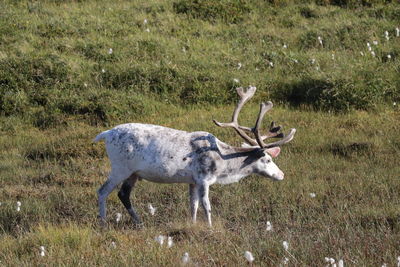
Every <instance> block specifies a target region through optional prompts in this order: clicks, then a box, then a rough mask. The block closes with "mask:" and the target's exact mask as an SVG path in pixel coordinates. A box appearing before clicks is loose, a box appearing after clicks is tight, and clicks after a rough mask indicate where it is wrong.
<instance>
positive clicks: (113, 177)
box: [94, 87, 296, 226]
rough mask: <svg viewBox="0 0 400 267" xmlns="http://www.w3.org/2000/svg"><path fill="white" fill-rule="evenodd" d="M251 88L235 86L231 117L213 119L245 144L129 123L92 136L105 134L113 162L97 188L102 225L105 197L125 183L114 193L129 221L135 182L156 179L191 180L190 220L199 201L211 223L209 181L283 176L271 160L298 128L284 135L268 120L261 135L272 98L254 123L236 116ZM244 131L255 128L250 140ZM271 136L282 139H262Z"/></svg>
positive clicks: (185, 181) (109, 155)
mask: <svg viewBox="0 0 400 267" xmlns="http://www.w3.org/2000/svg"><path fill="white" fill-rule="evenodd" d="M255 91H256V88H255V87H249V88H248V89H247V90H244V89H243V88H237V93H238V94H239V96H240V100H239V102H238V104H237V106H236V108H235V111H234V113H233V118H232V122H230V123H220V122H217V121H215V120H214V123H215V124H217V125H218V126H220V127H231V128H233V129H235V131H236V132H237V133H238V134H239V135H240V136H241V137H242V138H243V139H244V140H245V141H246V143H248V144H249V146H247V147H233V146H230V145H228V144H226V143H224V142H222V141H220V140H218V139H217V138H216V137H215V136H214V135H212V134H210V133H208V132H191V133H189V132H185V131H179V130H175V129H171V128H166V127H163V126H156V125H150V124H139V123H129V124H122V125H119V126H117V127H115V128H113V129H111V130H108V131H104V132H102V133H100V134H99V135H98V136H97V137H96V138H95V139H94V141H95V142H97V141H99V140H102V139H104V140H105V143H106V150H107V154H108V157H109V159H110V161H111V167H112V169H111V173H110V175H109V177H108V180H107V181H106V182H105V183H104V184H103V185H102V186H101V187H100V188H99V190H98V197H99V199H98V201H99V216H100V219H101V222H102V223H103V224H104V223H105V219H106V199H107V197H108V195H109V194H110V193H111V192H112V191H113V189H114V188H115V187H116V186H118V185H119V184H120V183H121V182H123V184H122V186H121V189H120V190H119V192H118V197H119V199H120V200H121V202H122V204H123V205H124V206H125V208H126V209H127V210H128V212H129V214H130V215H131V217H132V219H133V221H134V222H135V223H136V224H139V223H140V218H139V216H138V215H137V213H136V211H135V209H134V208H133V207H132V204H131V202H130V199H129V196H130V193H131V191H132V189H133V188H134V186H135V183H136V182H137V181H138V180H141V179H145V180H148V181H151V182H156V183H187V184H189V194H190V207H191V215H192V221H193V222H196V215H197V209H198V206H199V201H200V200H201V204H202V206H203V208H204V210H205V214H206V217H207V221H208V224H209V226H211V205H210V200H209V198H208V192H209V186H210V185H212V184H215V183H219V184H229V183H234V182H238V181H239V180H240V179H242V178H244V177H246V176H249V175H251V174H258V175H261V176H264V177H268V178H271V179H273V180H282V179H283V177H284V174H283V172H282V171H281V170H280V169H279V168H278V166H276V165H275V163H273V162H272V158H274V157H276V156H278V154H279V153H280V148H279V146H280V145H282V144H285V143H288V142H290V141H291V140H292V139H293V136H294V134H295V132H296V129H291V130H290V132H289V134H288V135H286V136H284V135H283V134H282V133H280V129H281V127H280V126H278V127H275V124H274V122H272V123H271V127H270V129H269V132H268V133H267V135H265V136H261V135H260V132H259V128H260V125H261V121H262V119H263V117H264V115H265V113H266V112H267V111H268V110H270V109H271V108H272V103H271V102H269V101H268V102H266V103H261V106H260V112H259V114H258V118H257V121H256V125H255V126H254V128H249V127H243V126H240V125H239V124H238V115H239V112H240V110H241V109H242V107H243V105H244V104H245V103H246V102H247V101H248V100H249V99H250V98H251V97H252V96H253V95H254V93H255ZM247 133H253V134H254V136H255V139H252V138H251V137H250V136H249V135H248V134H247ZM271 137H279V138H282V139H281V140H279V141H276V142H273V143H269V144H265V143H264V140H265V139H267V138H271Z"/></svg>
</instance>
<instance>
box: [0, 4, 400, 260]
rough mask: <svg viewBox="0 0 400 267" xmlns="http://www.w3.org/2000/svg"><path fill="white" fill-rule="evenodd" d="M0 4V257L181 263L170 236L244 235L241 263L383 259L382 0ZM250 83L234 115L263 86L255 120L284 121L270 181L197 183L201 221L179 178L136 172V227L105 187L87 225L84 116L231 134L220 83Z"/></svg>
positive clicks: (398, 184)
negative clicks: (285, 134)
mask: <svg viewBox="0 0 400 267" xmlns="http://www.w3.org/2000/svg"><path fill="white" fill-rule="evenodd" d="M0 6H1V8H0V148H1V149H0V203H1V205H0V244H1V245H0V266H2V265H5V266H32V265H39V266H53V265H57V266H58V265H62V266H76V265H82V266H88V265H89V266H92V265H95V266H98V265H99V266H125V265H134V266H161V265H166V266H179V265H182V262H181V258H182V256H183V255H184V253H185V252H188V253H189V255H190V261H189V263H188V265H189V266H209V265H210V266H245V265H246V264H247V261H246V259H245V257H244V252H245V251H250V252H252V253H253V255H254V258H255V260H254V262H253V265H254V266H280V265H285V263H284V260H285V258H287V260H288V262H287V263H286V264H287V265H288V266H325V265H327V263H326V262H325V257H330V258H335V259H336V261H338V260H339V259H342V260H343V261H344V264H345V265H346V266H382V265H383V264H384V263H386V264H387V266H396V264H397V263H398V260H397V257H398V256H400V250H399V248H400V195H399V192H400V179H399V178H400V177H399V173H400V166H399V155H400V135H399V131H400V108H399V107H398V105H399V104H400V75H399V70H400V60H399V55H400V37H398V36H397V34H398V30H396V28H399V27H400V24H399V21H400V5H399V3H398V2H393V3H390V2H385V3H383V2H380V1H305V2H302V3H297V2H295V1H289V0H288V1H263V2H262V1H250V0H248V1H244V0H242V1H234V0H222V1H208V0H205V1H183V0H182V1H179V0H175V1H172V0H171V1H170V0H168V1H160V0H150V1H94V0H90V1H41V2H38V1H3V2H1V3H0ZM385 31H387V32H388V35H387V37H388V38H387V37H386V35H385ZM318 37H321V38H320V39H318ZM319 40H321V41H319ZM376 42H377V44H375V43H376ZM367 43H369V46H368V45H367ZM369 47H371V48H369ZM110 49H112V50H110ZM370 50H371V51H370ZM371 52H374V55H375V56H373V53H371ZM248 85H255V86H257V88H258V91H257V94H256V96H255V99H254V100H253V101H251V102H250V103H249V104H247V106H246V107H245V109H244V110H243V112H242V114H241V117H240V119H241V122H242V123H243V124H247V125H252V124H253V123H254V120H255V117H256V114H257V111H258V103H259V102H260V101H262V100H272V101H273V102H274V104H275V107H274V109H273V110H272V111H271V112H269V114H268V115H267V116H266V117H267V118H266V119H265V120H266V121H268V120H272V119H274V120H276V121H277V122H278V123H281V124H283V126H284V128H285V129H286V131H287V129H289V128H292V127H295V128H297V130H298V132H297V134H296V137H295V139H294V140H293V141H292V142H291V143H290V144H288V145H286V146H284V147H282V153H281V155H280V156H279V157H278V158H277V159H276V160H275V162H276V163H277V165H278V166H279V167H280V168H281V169H282V170H283V171H284V172H285V180H283V181H282V182H276V183H274V182H272V181H270V180H267V179H264V178H261V177H255V176H254V177H249V178H247V179H245V180H242V181H241V182H240V183H237V184H232V185H225V186H220V185H215V186H213V187H211V193H210V200H211V203H212V206H213V222H214V227H213V228H212V229H209V228H208V227H207V226H206V223H204V220H203V219H204V218H203V216H202V215H203V214H202V213H200V214H199V215H200V218H199V219H200V222H199V223H197V224H196V225H193V224H191V223H190V220H189V218H190V215H189V200H188V189H187V186H186V185H180V184H175V185H160V184H153V183H149V182H146V181H142V182H139V183H138V185H137V188H136V189H135V191H134V193H133V196H132V201H133V203H134V205H135V207H136V208H137V210H138V212H139V214H140V215H141V217H142V219H143V221H144V227H143V228H141V229H135V228H134V227H133V226H132V223H131V221H130V219H129V218H128V214H127V212H126V211H125V210H124V207H123V206H122V204H121V203H120V202H119V199H118V197H117V194H116V192H114V193H112V194H111V195H110V198H109V201H108V210H109V213H108V222H109V223H108V227H107V228H106V229H101V228H100V227H99V225H98V222H97V195H96V190H97V189H98V188H99V187H100V185H101V184H102V183H103V182H104V181H105V179H106V177H107V174H108V171H109V169H110V166H109V163H108V161H107V159H106V155H105V150H104V144H103V143H99V144H93V143H92V139H93V138H94V137H95V136H96V135H97V134H98V133H99V132H101V131H102V130H105V129H108V128H110V127H112V126H115V125H117V124H119V123H124V122H144V123H153V124H159V125H164V126H168V127H173V128H177V129H181V130H186V131H196V130H201V131H208V132H211V133H213V134H214V135H215V136H217V137H218V138H219V139H221V140H223V141H225V142H227V143H229V144H232V145H240V143H241V140H240V139H239V138H238V137H237V136H236V135H235V133H233V131H230V130H227V129H221V128H218V127H216V126H215V125H214V124H213V123H212V119H214V118H215V119H218V120H221V121H224V120H228V119H229V118H230V116H231V111H232V110H233V107H234V103H235V101H236V95H235V93H234V88H235V87H237V86H248ZM312 193H314V194H315V197H313V195H312ZM310 194H311V195H310ZM17 201H19V202H21V206H20V207H19V211H18V210H17V208H18V206H17ZM149 203H151V204H152V205H153V206H154V207H156V208H157V210H156V213H155V215H154V216H152V215H151V214H150V213H149V211H148V209H147V205H148V204H149ZM200 212H202V210H200ZM117 213H121V214H122V219H121V221H120V222H116V216H117ZM268 221H269V222H271V224H272V226H273V230H272V231H268V230H267V222H268ZM159 235H165V236H171V237H172V238H173V240H174V244H173V246H172V247H171V248H167V246H166V245H165V244H164V245H163V246H160V244H158V243H157V242H156V241H155V237H157V236H159ZM283 241H287V242H288V243H289V249H288V250H285V249H284V247H283V245H282V242H283ZM40 246H44V247H45V256H41V255H40Z"/></svg>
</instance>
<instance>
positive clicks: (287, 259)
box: [282, 257, 289, 265]
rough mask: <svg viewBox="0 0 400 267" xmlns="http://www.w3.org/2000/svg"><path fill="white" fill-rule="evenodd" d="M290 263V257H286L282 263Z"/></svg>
mask: <svg viewBox="0 0 400 267" xmlns="http://www.w3.org/2000/svg"><path fill="white" fill-rule="evenodd" d="M288 263H289V258H287V257H284V258H283V260H282V264H283V265H287V264H288Z"/></svg>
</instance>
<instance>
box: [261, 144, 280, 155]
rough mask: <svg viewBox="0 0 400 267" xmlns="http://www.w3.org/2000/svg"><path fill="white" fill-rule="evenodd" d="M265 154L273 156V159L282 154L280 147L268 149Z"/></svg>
mask: <svg viewBox="0 0 400 267" xmlns="http://www.w3.org/2000/svg"><path fill="white" fill-rule="evenodd" d="M265 152H267V153H268V154H270V155H271V157H273V158H276V157H277V156H278V155H279V153H281V148H280V147H278V146H277V147H272V148H267V149H265Z"/></svg>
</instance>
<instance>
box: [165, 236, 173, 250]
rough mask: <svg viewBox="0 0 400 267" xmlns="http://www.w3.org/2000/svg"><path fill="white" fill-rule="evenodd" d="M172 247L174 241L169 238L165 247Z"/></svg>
mask: <svg viewBox="0 0 400 267" xmlns="http://www.w3.org/2000/svg"><path fill="white" fill-rule="evenodd" d="M173 245H174V241H173V240H172V236H169V237H168V239H167V247H168V248H170V247H172V246H173Z"/></svg>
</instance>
